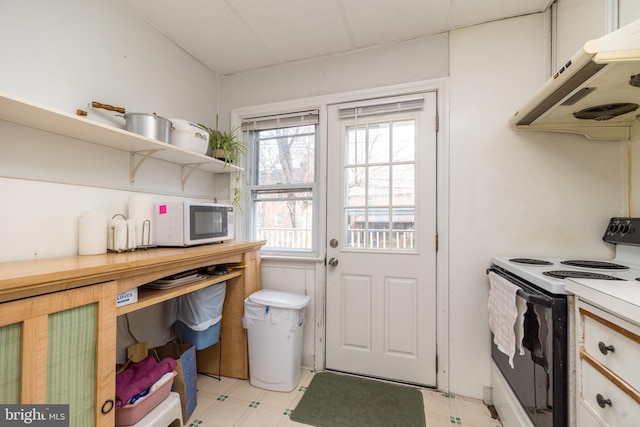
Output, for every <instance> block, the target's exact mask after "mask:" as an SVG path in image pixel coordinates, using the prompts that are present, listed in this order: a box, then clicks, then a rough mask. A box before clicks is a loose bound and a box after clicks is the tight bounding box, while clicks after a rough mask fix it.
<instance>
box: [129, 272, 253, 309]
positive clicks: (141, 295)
mask: <svg viewBox="0 0 640 427" xmlns="http://www.w3.org/2000/svg"><path fill="white" fill-rule="evenodd" d="M241 275H242V271H241V270H236V271H232V272H231V273H228V274H223V275H220V276H210V277H208V278H206V279H202V280H198V281H197V282H191V283H187V284H185V285H181V286H176V287H175V288H171V289H145V288H138V301H137V302H135V303H133V304H128V305H125V306H122V307H118V310H117V315H118V316H120V315H123V314H127V313H131V312H132V311H137V310H141V309H143V308H146V307H149V306H152V305H154V304H158V303H161V302H163V301H166V300H169V299H172V298H176V297H179V296H180V295H184V294H188V293H190V292H193V291H197V290H198V289H203V288H206V287H207V286H211V285H215V284H216V283H221V282H226V281H227V280H229V279H233V278H234V277H239V276H241Z"/></svg>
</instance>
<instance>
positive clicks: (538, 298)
mask: <svg viewBox="0 0 640 427" xmlns="http://www.w3.org/2000/svg"><path fill="white" fill-rule="evenodd" d="M490 272H494V273H496V274H497V275H498V276H500V277H502V278H505V279H507V280H508V281H510V282H511V283H513V284H514V285H516V286H517V287H518V288H519V289H518V291H517V294H518V295H519V296H521V297H522V298H523V299H524V300H525V301H527V302H528V303H531V304H536V305H542V306H544V307H551V306H552V305H553V298H551V297H549V296H547V295H544V294H542V293H540V292H538V291H536V290H535V289H533V288H532V287H531V286H530V285H529V284H528V283H527V282H525V281H524V280H522V279H520V278H518V277H517V276H514V275H511V274H505V272H504V271H502V270H498V269H496V268H493V267H489V268H487V274H489V273H490Z"/></svg>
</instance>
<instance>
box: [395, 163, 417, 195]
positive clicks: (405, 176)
mask: <svg viewBox="0 0 640 427" xmlns="http://www.w3.org/2000/svg"><path fill="white" fill-rule="evenodd" d="M414 171H415V167H414V165H395V166H393V204H394V205H413V204H414V203H415V173H414Z"/></svg>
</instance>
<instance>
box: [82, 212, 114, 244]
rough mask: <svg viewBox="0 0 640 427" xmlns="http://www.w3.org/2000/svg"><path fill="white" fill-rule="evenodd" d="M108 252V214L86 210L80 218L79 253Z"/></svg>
mask: <svg viewBox="0 0 640 427" xmlns="http://www.w3.org/2000/svg"><path fill="white" fill-rule="evenodd" d="M106 252H107V215H106V214H105V213H104V212H84V213H82V214H81V215H80V217H79V218H78V254H79V255H96V254H104V253H106Z"/></svg>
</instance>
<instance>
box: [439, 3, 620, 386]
mask: <svg viewBox="0 0 640 427" xmlns="http://www.w3.org/2000/svg"><path fill="white" fill-rule="evenodd" d="M547 28H548V24H547V20H546V17H545V15H543V14H537V15H530V16H525V17H520V18H516V19H510V20H504V21H498V22H494V23H490V24H485V25H478V26H474V27H470V28H465V29H461V30H457V31H453V32H452V33H451V46H450V51H451V56H450V58H451V63H450V68H451V99H450V103H451V104H450V106H451V128H450V138H451V140H450V147H451V152H450V160H451V163H450V165H449V167H450V177H451V191H450V199H449V203H450V232H451V241H450V271H449V275H450V284H449V285H450V296H449V298H450V313H449V314H450V319H451V323H450V325H451V326H450V327H451V336H450V339H451V351H450V353H451V389H452V391H454V392H457V393H460V394H471V395H474V396H479V393H480V391H481V390H480V386H481V385H483V384H485V385H486V384H488V383H489V377H488V375H489V370H488V368H489V363H490V357H489V352H490V349H489V330H488V326H487V322H486V319H487V310H486V304H485V301H486V300H487V296H488V282H487V278H486V275H485V269H486V268H487V267H488V266H489V264H490V258H491V256H499V255H505V256H532V257H535V256H546V257H556V256H557V257H564V256H578V257H579V256H586V257H589V256H593V257H605V258H606V257H609V256H611V249H610V248H609V247H607V245H606V244H605V243H603V242H602V241H601V237H602V234H603V232H604V229H605V227H606V225H607V223H608V219H609V217H611V216H615V215H623V214H626V208H625V207H626V204H625V202H626V168H625V167H624V165H625V162H626V160H625V144H623V143H621V142H594V141H589V140H587V139H586V138H583V137H580V136H575V135H564V134H556V133H544V132H531V133H526V132H515V131H513V130H512V129H510V128H509V127H508V123H507V121H508V119H509V117H510V116H511V115H512V114H513V113H514V112H515V111H516V110H517V109H518V108H519V107H520V106H521V105H522V104H524V102H525V101H526V100H527V98H528V97H530V96H531V95H532V94H533V93H534V92H535V91H536V90H537V89H538V88H539V87H540V86H541V85H542V83H543V82H544V81H545V80H546V79H547V76H548V75H549V72H548V71H547V67H546V64H547V60H546V58H548V57H549V52H548V50H547V46H549V44H548V38H547V35H546V29H547ZM454 319H455V321H454ZM470 361H473V363H470Z"/></svg>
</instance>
